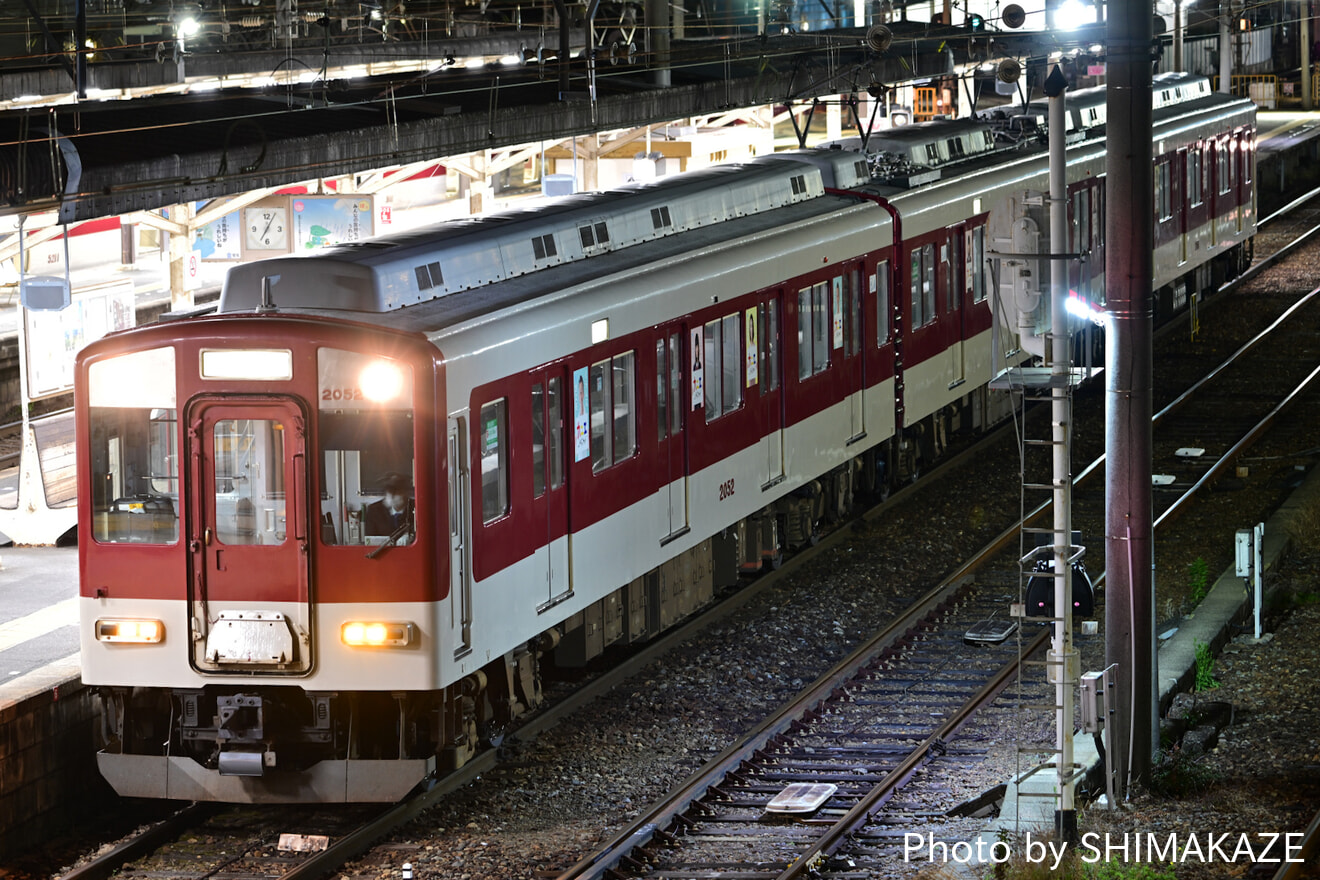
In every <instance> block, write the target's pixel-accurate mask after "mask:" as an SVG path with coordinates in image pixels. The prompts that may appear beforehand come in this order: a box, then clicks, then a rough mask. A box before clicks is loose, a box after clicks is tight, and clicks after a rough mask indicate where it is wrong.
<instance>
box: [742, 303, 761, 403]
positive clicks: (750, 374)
mask: <svg viewBox="0 0 1320 880" xmlns="http://www.w3.org/2000/svg"><path fill="white" fill-rule="evenodd" d="M743 326H744V327H746V328H747V344H746V345H745V346H743V361H744V362H745V363H746V365H747V368H746V373H747V379H746V382H747V387H748V388H751V387H752V386H753V385H755V384H756V382H757V370H756V359H757V355H758V353H759V352H760V347H759V346H757V344H756V306H752V307H751V308H750V309H748V310H747V320H746V321H744V322H743Z"/></svg>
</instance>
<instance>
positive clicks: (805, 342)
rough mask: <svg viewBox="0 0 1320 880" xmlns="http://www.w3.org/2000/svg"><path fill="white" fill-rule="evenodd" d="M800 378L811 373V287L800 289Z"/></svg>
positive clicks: (798, 309)
mask: <svg viewBox="0 0 1320 880" xmlns="http://www.w3.org/2000/svg"><path fill="white" fill-rule="evenodd" d="M797 311H798V378H799V379H805V378H807V377H808V376H810V375H811V288H810V287H804V288H802V289H801V290H799V291H798V303H797Z"/></svg>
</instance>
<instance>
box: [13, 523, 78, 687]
mask: <svg viewBox="0 0 1320 880" xmlns="http://www.w3.org/2000/svg"><path fill="white" fill-rule="evenodd" d="M0 566H2V567H0V707H3V706H5V705H8V704H10V703H13V702H17V701H20V700H23V699H26V698H27V697H30V696H32V695H33V694H36V693H41V692H42V691H44V690H49V689H50V688H51V687H53V686H55V685H58V684H60V683H61V682H63V681H66V680H69V679H73V680H77V678H78V674H79V669H80V667H79V663H78V550H77V548H76V547H5V548H3V549H0Z"/></svg>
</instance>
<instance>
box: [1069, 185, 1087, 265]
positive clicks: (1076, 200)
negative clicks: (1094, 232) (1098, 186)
mask: <svg viewBox="0 0 1320 880" xmlns="http://www.w3.org/2000/svg"><path fill="white" fill-rule="evenodd" d="M1072 231H1073V250H1075V251H1078V252H1080V251H1084V250H1086V249H1087V248H1088V247H1089V246H1090V244H1091V191H1090V190H1089V189H1079V190H1078V191H1077V192H1076V193H1074V194H1073V230H1072Z"/></svg>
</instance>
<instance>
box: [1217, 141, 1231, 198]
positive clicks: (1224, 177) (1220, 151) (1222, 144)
mask: <svg viewBox="0 0 1320 880" xmlns="http://www.w3.org/2000/svg"><path fill="white" fill-rule="evenodd" d="M1230 159H1231V157H1230V156H1229V154H1228V142H1227V141H1219V142H1218V143H1216V144H1215V173H1216V175H1217V176H1218V177H1219V194H1220V195H1223V194H1224V193H1226V192H1228V191H1229V190H1230V189H1232V188H1233V179H1232V176H1231V173H1230V171H1229V169H1231V168H1232V167H1233V163H1232V162H1231V161H1230Z"/></svg>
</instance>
